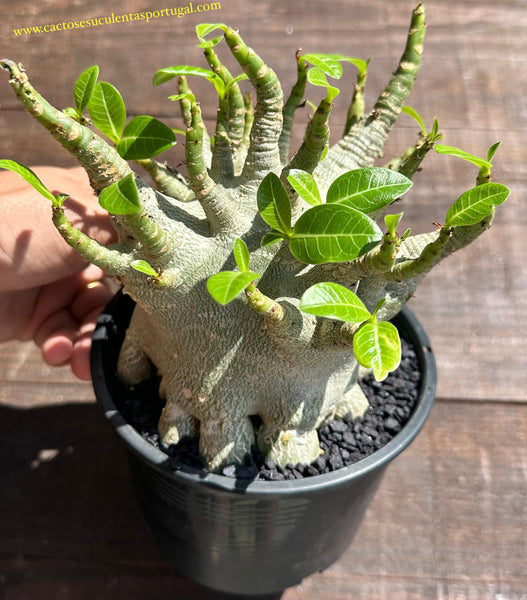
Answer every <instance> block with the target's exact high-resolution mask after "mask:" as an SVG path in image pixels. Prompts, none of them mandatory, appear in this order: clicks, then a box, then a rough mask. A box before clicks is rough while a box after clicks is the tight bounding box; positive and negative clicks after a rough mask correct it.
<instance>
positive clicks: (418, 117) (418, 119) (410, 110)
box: [401, 106, 426, 136]
mask: <svg viewBox="0 0 527 600" xmlns="http://www.w3.org/2000/svg"><path fill="white" fill-rule="evenodd" d="M401 112H403V113H405V114H407V115H408V116H409V117H412V119H413V120H414V121H415V122H416V123H417V124H418V125H419V127H420V128H421V133H422V135H423V136H426V125H425V122H424V121H423V118H422V117H421V115H420V114H419V113H418V112H417V111H416V110H415V109H414V108H412V107H410V106H403V107H402V109H401Z"/></svg>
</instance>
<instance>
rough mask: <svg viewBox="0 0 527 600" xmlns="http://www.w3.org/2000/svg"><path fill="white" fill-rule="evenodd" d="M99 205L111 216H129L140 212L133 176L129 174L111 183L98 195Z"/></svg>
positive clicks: (137, 192)
mask: <svg viewBox="0 0 527 600" xmlns="http://www.w3.org/2000/svg"><path fill="white" fill-rule="evenodd" d="M99 204H100V205H101V206H102V207H103V208H104V209H105V210H107V211H108V212H109V213H111V214H113V215H131V214H134V213H137V212H139V211H140V210H141V204H140V201H139V191H138V189H137V186H136V184H135V176H134V174H133V173H129V174H128V175H127V176H126V177H123V179H120V180H119V181H116V182H115V183H112V184H111V185H109V186H108V187H106V188H104V190H103V191H102V192H101V193H100V195H99Z"/></svg>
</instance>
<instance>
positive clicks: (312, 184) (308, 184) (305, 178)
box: [287, 169, 322, 206]
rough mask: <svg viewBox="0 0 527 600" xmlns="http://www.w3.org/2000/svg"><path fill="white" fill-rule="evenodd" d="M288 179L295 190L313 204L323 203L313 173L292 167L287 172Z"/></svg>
mask: <svg viewBox="0 0 527 600" xmlns="http://www.w3.org/2000/svg"><path fill="white" fill-rule="evenodd" d="M287 181H289V183H290V184H291V186H292V187H293V189H294V190H295V192H296V193H297V194H298V195H299V196H300V198H302V200H305V201H306V202H307V203H308V204H310V205H311V206H317V205H318V204H322V200H321V198H320V192H319V190H318V186H317V182H316V181H315V178H314V177H313V175H311V173H307V172H306V171H302V170H300V169H291V170H290V171H288V172H287Z"/></svg>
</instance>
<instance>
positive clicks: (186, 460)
mask: <svg viewBox="0 0 527 600" xmlns="http://www.w3.org/2000/svg"><path fill="white" fill-rule="evenodd" d="M401 342H402V359H401V365H400V366H399V368H398V369H397V370H396V371H394V372H393V373H391V374H390V375H388V377H387V378H386V379H385V380H384V381H383V382H382V383H379V382H377V381H375V379H374V378H373V376H372V375H368V376H366V377H364V378H363V379H362V380H361V382H360V385H361V387H362V389H363V391H364V393H365V394H366V396H367V398H368V400H369V403H370V408H369V409H368V411H367V412H366V413H365V415H364V416H363V417H361V418H356V419H352V418H351V417H350V416H349V415H348V416H345V417H344V418H343V419H339V420H336V421H330V422H329V423H328V424H327V425H325V426H324V427H323V428H322V429H321V430H320V431H319V439H320V446H321V448H322V450H323V451H324V453H323V454H321V456H319V457H318V458H317V459H316V460H315V461H314V462H313V463H311V464H297V465H286V466H285V467H283V466H280V465H277V464H276V463H275V462H274V461H272V460H270V459H268V458H265V457H264V456H263V455H262V454H261V453H260V451H259V450H258V448H256V447H255V448H253V451H252V453H251V455H250V456H247V457H246V459H245V463H244V464H240V465H231V466H228V467H225V468H224V469H223V475H225V476H227V477H235V478H239V479H251V480H252V479H260V480H267V481H278V480H284V479H299V478H302V477H312V476H315V475H320V474H322V473H328V472H330V471H335V470H337V469H340V468H342V467H345V466H348V465H350V464H352V463H355V462H357V461H359V460H361V459H362V458H365V457H366V456H369V455H370V454H372V453H373V452H375V451H376V450H379V449H380V448H382V447H383V446H384V445H385V444H387V443H388V442H389V441H390V440H391V439H393V437H394V436H395V435H397V433H398V432H399V431H401V429H402V428H403V427H404V425H405V423H406V422H407V421H408V418H409V417H410V415H411V414H412V411H413V408H414V406H415V404H416V402H417V399H418V396H419V388H420V380H421V376H420V371H419V362H418V359H417V356H416V353H415V350H414V348H413V346H412V345H411V344H409V343H408V342H407V341H406V340H404V339H401ZM157 386H158V382H157V381H156V380H151V381H149V382H146V383H144V384H141V385H140V386H137V387H136V388H135V389H134V390H128V389H122V390H120V392H122V393H120V394H119V395H118V396H119V398H120V403H119V402H118V401H117V400H116V404H118V408H119V410H120V411H121V412H122V414H123V416H124V418H125V419H126V420H127V421H128V422H129V423H130V424H131V425H132V426H133V427H134V428H135V429H136V430H137V431H138V432H139V433H140V434H141V436H142V437H143V438H144V439H146V440H148V441H149V442H150V443H151V444H152V445H154V446H156V447H157V448H160V449H161V450H162V451H163V452H165V453H166V454H167V455H168V456H169V457H170V465H171V468H172V469H173V470H178V469H184V470H186V471H194V472H202V471H203V470H205V465H204V464H203V462H202V460H201V458H200V456H199V452H198V441H197V440H195V439H184V440H182V441H181V442H180V443H179V444H176V445H172V446H169V447H168V448H166V447H163V445H162V444H161V443H160V440H159V434H158V432H157V421H158V419H159V415H160V414H161V409H162V407H163V401H162V400H161V399H160V398H159V397H158V394H157ZM257 425H258V423H257V422H256V421H255V426H257Z"/></svg>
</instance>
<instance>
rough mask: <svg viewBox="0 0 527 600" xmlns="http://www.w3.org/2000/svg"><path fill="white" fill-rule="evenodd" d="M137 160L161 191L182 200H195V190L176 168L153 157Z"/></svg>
mask: <svg viewBox="0 0 527 600" xmlns="http://www.w3.org/2000/svg"><path fill="white" fill-rule="evenodd" d="M136 162H137V164H138V165H140V166H141V167H143V169H144V170H145V171H146V172H147V173H148V174H149V175H150V177H151V178H152V181H153V182H154V184H155V186H156V189H157V190H159V191H160V192H161V193H163V194H165V195H166V196H170V197H171V198H175V199H176V200H180V201H181V202H189V201H190V200H194V192H193V191H192V190H191V189H190V187H189V186H188V184H187V183H186V181H185V179H184V178H183V176H182V175H181V174H180V173H179V172H178V171H177V170H176V169H173V168H172V167H169V166H168V165H164V164H162V163H160V162H159V161H157V160H155V159H153V158H147V159H144V160H138V161H136Z"/></svg>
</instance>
